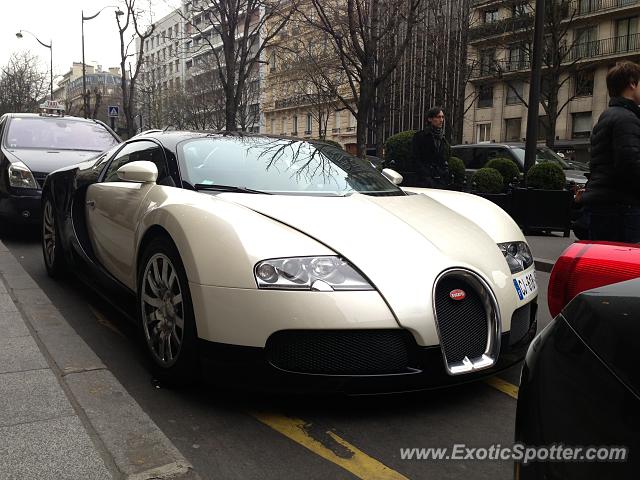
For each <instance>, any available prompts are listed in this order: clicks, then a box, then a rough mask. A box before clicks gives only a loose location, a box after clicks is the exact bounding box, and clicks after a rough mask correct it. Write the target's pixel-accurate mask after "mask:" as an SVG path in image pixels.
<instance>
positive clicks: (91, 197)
mask: <svg viewBox="0 0 640 480" xmlns="http://www.w3.org/2000/svg"><path fill="white" fill-rule="evenodd" d="M139 160H147V161H151V162H153V163H155V164H156V166H157V167H158V183H160V182H161V180H162V179H163V178H164V177H165V176H166V175H167V172H168V168H167V161H166V158H165V155H164V150H163V148H162V147H161V146H160V145H158V144H156V143H154V142H152V141H149V140H140V141H136V142H132V143H130V144H128V145H126V146H125V147H124V148H123V149H122V150H120V151H119V152H118V153H117V154H116V155H115V157H114V158H113V159H112V160H111V161H110V162H109V164H108V166H107V167H106V170H105V172H104V173H103V174H102V180H101V181H100V182H99V183H95V184H93V185H91V186H90V187H89V188H88V189H87V196H86V208H85V211H86V219H87V229H88V231H89V238H90V240H91V246H92V247H93V251H94V253H95V256H96V257H97V259H98V261H99V262H100V263H101V264H102V266H103V267H104V268H106V269H107V271H109V272H110V273H111V274H112V275H113V276H114V277H115V278H117V279H118V280H120V281H121V282H122V283H124V284H125V285H127V286H129V287H130V288H132V289H133V288H135V272H134V271H133V269H134V268H135V261H134V251H135V248H134V247H135V245H134V238H135V230H136V226H137V223H138V218H139V216H140V214H141V212H140V209H141V208H143V205H144V199H145V197H146V196H147V194H148V193H149V191H150V190H151V189H152V188H154V187H155V186H156V185H157V184H156V183H146V184H143V183H136V182H123V181H121V180H120V179H119V178H118V175H117V173H116V172H117V170H118V168H120V167H121V166H122V165H125V164H127V163H129V162H135V161H139Z"/></svg>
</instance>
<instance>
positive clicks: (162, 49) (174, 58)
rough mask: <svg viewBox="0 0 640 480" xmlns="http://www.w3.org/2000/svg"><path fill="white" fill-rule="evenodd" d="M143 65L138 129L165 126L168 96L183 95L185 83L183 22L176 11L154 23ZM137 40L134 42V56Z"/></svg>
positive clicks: (186, 52) (138, 48)
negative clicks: (179, 93) (174, 93)
mask: <svg viewBox="0 0 640 480" xmlns="http://www.w3.org/2000/svg"><path fill="white" fill-rule="evenodd" d="M144 42H145V44H144V56H143V64H142V67H141V71H140V74H139V76H138V83H137V89H138V101H139V102H140V105H139V111H140V115H141V118H140V122H141V128H142V129H147V128H151V127H164V126H165V123H166V122H165V120H166V119H165V116H166V114H165V112H164V110H165V104H166V99H167V96H169V95H172V93H173V92H175V91H182V89H183V88H184V85H185V81H186V67H185V65H186V62H187V57H188V51H187V48H186V46H185V42H186V40H185V21H184V18H183V15H182V14H181V10H180V9H176V10H174V11H172V12H171V13H169V14H168V15H166V16H164V17H163V18H161V19H160V20H158V21H156V22H154V23H153V34H152V35H151V36H150V37H149V38H146V39H145V41H144ZM139 51H140V39H139V38H138V39H137V40H136V52H139Z"/></svg>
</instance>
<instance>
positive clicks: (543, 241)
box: [526, 232, 578, 272]
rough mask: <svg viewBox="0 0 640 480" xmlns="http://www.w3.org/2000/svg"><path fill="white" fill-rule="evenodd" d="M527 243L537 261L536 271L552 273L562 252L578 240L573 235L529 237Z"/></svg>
mask: <svg viewBox="0 0 640 480" xmlns="http://www.w3.org/2000/svg"><path fill="white" fill-rule="evenodd" d="M526 238H527V242H528V243H529V247H531V252H532V253H533V258H534V259H535V261H536V270H539V271H541V272H550V271H551V268H553V264H554V263H555V261H556V260H557V259H558V257H559V256H560V255H561V254H562V252H563V251H564V250H565V249H566V248H567V247H568V246H569V245H571V244H572V243H573V242H576V241H577V240H578V239H577V238H576V237H575V236H574V235H573V232H572V233H571V235H570V236H569V237H567V238H564V237H563V236H562V235H528V236H527V237H526Z"/></svg>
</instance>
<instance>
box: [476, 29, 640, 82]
mask: <svg viewBox="0 0 640 480" xmlns="http://www.w3.org/2000/svg"><path fill="white" fill-rule="evenodd" d="M637 52H640V33H635V34H633V35H625V36H622V37H613V38H605V39H602V40H594V41H593V42H583V43H577V44H575V45H572V46H571V47H569V48H568V49H565V50H563V51H561V52H560V56H561V58H562V63H565V64H566V63H572V62H575V61H578V60H583V59H590V58H600V57H606V56H609V55H621V54H625V53H637ZM543 68H544V63H543ZM530 69H531V63H530V62H529V61H528V60H516V61H514V60H494V61H493V62H491V63H484V64H481V65H476V66H474V67H473V68H472V70H471V75H470V77H471V78H472V79H476V78H481V77H496V76H497V77H500V76H502V75H504V74H507V73H514V72H523V71H527V70H530Z"/></svg>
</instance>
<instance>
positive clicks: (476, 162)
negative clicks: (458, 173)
mask: <svg viewBox="0 0 640 480" xmlns="http://www.w3.org/2000/svg"><path fill="white" fill-rule="evenodd" d="M487 153H488V149H486V148H480V147H479V148H476V149H475V152H474V155H473V162H472V163H471V166H470V167H469V168H476V169H477V168H482V167H484V164H485V163H487Z"/></svg>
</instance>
